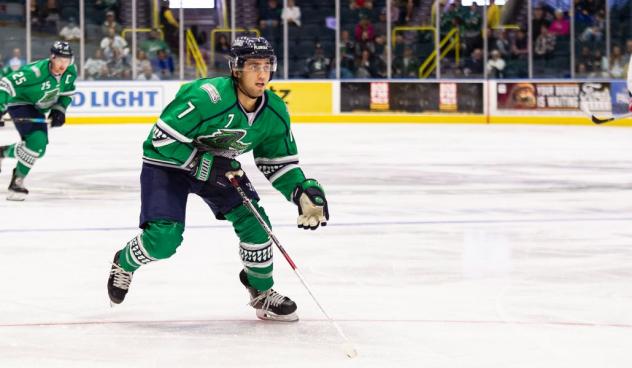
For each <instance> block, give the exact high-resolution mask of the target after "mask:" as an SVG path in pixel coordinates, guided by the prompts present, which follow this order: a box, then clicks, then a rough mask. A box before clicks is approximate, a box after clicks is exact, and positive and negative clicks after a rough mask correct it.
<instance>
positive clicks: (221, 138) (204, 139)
mask: <svg viewBox="0 0 632 368" xmlns="http://www.w3.org/2000/svg"><path fill="white" fill-rule="evenodd" d="M245 136H246V131H245V130H243V129H218V130H217V131H216V132H215V133H213V134H211V135H203V136H199V137H197V138H196V139H195V141H196V142H197V143H198V144H199V145H200V146H202V147H203V148H205V149H209V150H212V151H215V150H227V151H238V152H243V151H245V150H246V148H248V146H249V145H250V143H246V142H242V141H241V139H242V138H243V137H245Z"/></svg>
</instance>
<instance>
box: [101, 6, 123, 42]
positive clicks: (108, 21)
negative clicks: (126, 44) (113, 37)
mask: <svg viewBox="0 0 632 368" xmlns="http://www.w3.org/2000/svg"><path fill="white" fill-rule="evenodd" d="M110 28H114V33H116V34H120V33H121V25H120V24H119V23H118V22H117V21H116V16H115V14H114V11H113V10H108V11H107V12H106V13H105V21H104V22H103V24H102V25H101V34H102V35H104V36H107V35H108V30H109V29H110Z"/></svg>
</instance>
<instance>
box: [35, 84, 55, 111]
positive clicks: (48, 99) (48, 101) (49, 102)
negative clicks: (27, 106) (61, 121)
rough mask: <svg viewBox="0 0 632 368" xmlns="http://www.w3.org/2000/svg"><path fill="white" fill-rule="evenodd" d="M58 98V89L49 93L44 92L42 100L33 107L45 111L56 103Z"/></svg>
mask: <svg viewBox="0 0 632 368" xmlns="http://www.w3.org/2000/svg"><path fill="white" fill-rule="evenodd" d="M58 96H59V88H54V89H52V90H50V91H46V92H44V96H42V98H40V99H39V101H37V102H36V103H35V106H37V107H38V108H40V109H47V108H49V107H51V106H53V105H54V104H55V103H56V102H57V97H58Z"/></svg>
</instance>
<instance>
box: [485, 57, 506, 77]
mask: <svg viewBox="0 0 632 368" xmlns="http://www.w3.org/2000/svg"><path fill="white" fill-rule="evenodd" d="M487 75H488V76H489V77H490V78H504V77H505V60H503V58H502V55H501V53H500V52H499V51H498V50H492V52H491V58H490V59H489V60H487Z"/></svg>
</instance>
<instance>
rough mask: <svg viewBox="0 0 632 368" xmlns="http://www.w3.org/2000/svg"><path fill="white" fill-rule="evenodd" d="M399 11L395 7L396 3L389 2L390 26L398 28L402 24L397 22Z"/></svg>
mask: <svg viewBox="0 0 632 368" xmlns="http://www.w3.org/2000/svg"><path fill="white" fill-rule="evenodd" d="M399 16H400V11H399V7H398V6H397V1H391V24H392V25H393V26H399V25H401V24H402V22H401V21H400V20H399Z"/></svg>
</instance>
